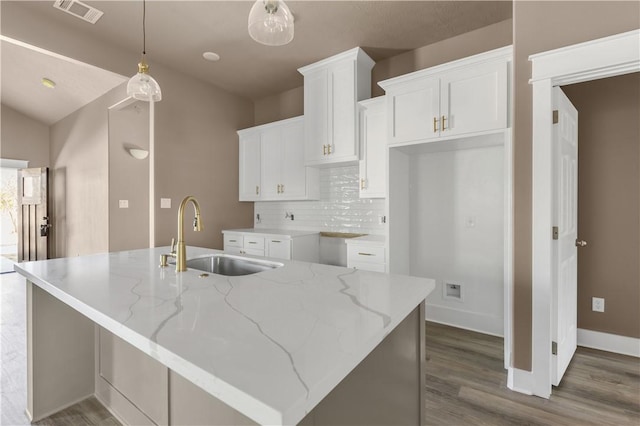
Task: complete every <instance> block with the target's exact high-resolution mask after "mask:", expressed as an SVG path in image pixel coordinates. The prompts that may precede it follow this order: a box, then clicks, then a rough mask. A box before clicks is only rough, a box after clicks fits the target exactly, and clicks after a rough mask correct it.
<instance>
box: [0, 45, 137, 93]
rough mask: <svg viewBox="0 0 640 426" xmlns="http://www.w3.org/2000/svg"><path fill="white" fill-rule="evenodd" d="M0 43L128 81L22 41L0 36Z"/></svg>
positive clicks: (120, 76)
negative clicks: (9, 44)
mask: <svg viewBox="0 0 640 426" xmlns="http://www.w3.org/2000/svg"><path fill="white" fill-rule="evenodd" d="M0 41H6V42H7V43H11V44H14V45H16V46H20V47H24V48H25V49H29V50H32V51H34V52H37V53H41V54H43V55H47V56H50V57H52V58H55V59H60V60H63V61H66V62H69V63H70V64H73V65H78V66H81V67H85V68H90V69H94V70H99V71H100V72H102V73H108V74H110V75H111V76H114V77H118V78H120V79H121V80H122V81H123V82H124V81H126V80H128V77H126V76H124V75H122V74H118V73H115V72H113V71H109V70H107V69H104V68H100V67H97V66H95V65H91V64H88V63H86V62H82V61H78V60H77V59H73V58H70V57H68V56H64V55H61V54H59V53H55V52H52V51H50V50H46V49H43V48H41V47H38V46H34V45H32V44H29V43H25V42H23V41H20V40H16V39H13V38H11V37H7V36H4V35H0Z"/></svg>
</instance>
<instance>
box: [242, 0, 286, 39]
mask: <svg viewBox="0 0 640 426" xmlns="http://www.w3.org/2000/svg"><path fill="white" fill-rule="evenodd" d="M249 35H250V36H251V38H252V39H254V40H255V41H257V42H258V43H262V44H265V45H267V46H282V45H285V44H287V43H289V42H290V41H291V40H293V15H292V14H291V11H289V8H288V7H287V5H286V4H284V1H282V0H257V1H256V2H255V4H254V5H253V7H252V8H251V12H249Z"/></svg>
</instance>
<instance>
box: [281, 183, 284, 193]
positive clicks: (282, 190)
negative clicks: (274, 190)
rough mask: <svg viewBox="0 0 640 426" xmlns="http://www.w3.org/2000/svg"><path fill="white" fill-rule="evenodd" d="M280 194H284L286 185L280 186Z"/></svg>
mask: <svg viewBox="0 0 640 426" xmlns="http://www.w3.org/2000/svg"><path fill="white" fill-rule="evenodd" d="M280 193H281V194H284V183H281V184H280Z"/></svg>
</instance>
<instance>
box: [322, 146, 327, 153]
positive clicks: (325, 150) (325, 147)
mask: <svg viewBox="0 0 640 426" xmlns="http://www.w3.org/2000/svg"><path fill="white" fill-rule="evenodd" d="M322 155H327V145H322Z"/></svg>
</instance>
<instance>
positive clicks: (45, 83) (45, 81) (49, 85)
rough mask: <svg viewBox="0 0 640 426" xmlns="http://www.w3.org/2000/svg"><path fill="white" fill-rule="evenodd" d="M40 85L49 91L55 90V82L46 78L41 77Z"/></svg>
mask: <svg viewBox="0 0 640 426" xmlns="http://www.w3.org/2000/svg"><path fill="white" fill-rule="evenodd" d="M42 85H43V86H44V87H46V88H49V89H55V87H56V82H55V81H53V80H51V79H49V78H47V77H42Z"/></svg>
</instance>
